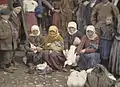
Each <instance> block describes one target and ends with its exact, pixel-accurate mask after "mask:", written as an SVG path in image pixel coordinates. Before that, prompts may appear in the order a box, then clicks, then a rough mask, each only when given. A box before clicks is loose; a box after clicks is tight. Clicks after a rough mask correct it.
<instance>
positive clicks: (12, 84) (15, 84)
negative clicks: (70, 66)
mask: <svg viewBox="0 0 120 87" xmlns="http://www.w3.org/2000/svg"><path fill="white" fill-rule="evenodd" d="M24 55H25V53H24V52H17V53H16V56H17V59H16V60H17V63H18V65H17V68H18V70H16V71H15V72H14V73H7V72H4V71H3V70H0V87H67V86H66V83H67V77H68V75H69V72H58V71H56V72H52V73H50V74H46V75H38V74H37V73H35V74H27V73H26V72H25V71H26V69H27V67H26V66H25V65H24V64H23V63H22V58H23V56H24Z"/></svg>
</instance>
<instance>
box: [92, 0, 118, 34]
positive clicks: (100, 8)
mask: <svg viewBox="0 0 120 87" xmlns="http://www.w3.org/2000/svg"><path fill="white" fill-rule="evenodd" d="M118 14H119V11H118V8H117V7H116V6H114V5H113V4H112V3H110V2H109V0H102V1H101V3H99V4H97V5H96V6H95V7H94V9H93V11H92V14H91V23H92V25H94V26H95V27H96V31H97V34H98V35H99V36H100V26H101V25H102V24H104V23H105V20H106V18H107V17H110V16H111V17H112V18H113V23H114V27H116V24H117V23H116V22H117V16H118Z"/></svg>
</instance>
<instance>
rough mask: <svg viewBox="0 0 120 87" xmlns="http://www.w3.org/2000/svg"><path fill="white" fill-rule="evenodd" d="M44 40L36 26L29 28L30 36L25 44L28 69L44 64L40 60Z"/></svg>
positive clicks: (41, 59)
mask: <svg viewBox="0 0 120 87" xmlns="http://www.w3.org/2000/svg"><path fill="white" fill-rule="evenodd" d="M43 45H44V40H43V37H42V36H40V30H39V27H38V26H37V25H33V26H32V27H31V34H29V38H28V41H27V42H26V43H25V49H26V57H27V65H28V67H29V68H31V67H33V66H34V65H37V64H42V63H44V60H43V58H42V50H43Z"/></svg>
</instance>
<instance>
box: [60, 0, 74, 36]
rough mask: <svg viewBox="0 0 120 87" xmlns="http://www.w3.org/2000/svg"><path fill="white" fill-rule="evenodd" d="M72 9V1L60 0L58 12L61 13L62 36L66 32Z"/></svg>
mask: <svg viewBox="0 0 120 87" xmlns="http://www.w3.org/2000/svg"><path fill="white" fill-rule="evenodd" d="M73 9H74V0H61V3H60V11H61V22H62V28H61V31H62V36H64V34H65V32H66V31H67V24H68V22H70V21H71V20H72V11H73Z"/></svg>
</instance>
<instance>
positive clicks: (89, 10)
mask: <svg viewBox="0 0 120 87" xmlns="http://www.w3.org/2000/svg"><path fill="white" fill-rule="evenodd" d="M98 3H100V2H99V0H90V2H89V3H88V4H87V5H86V6H85V9H84V11H83V17H84V19H85V25H86V26H87V25H91V20H90V19H91V14H92V11H93V8H94V7H95V6H96V5H97V4H98Z"/></svg>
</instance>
